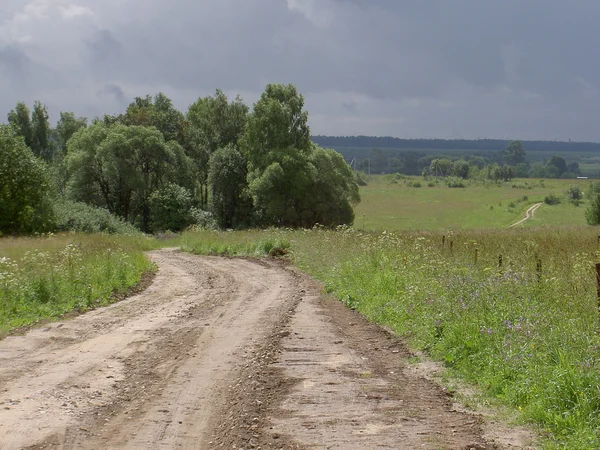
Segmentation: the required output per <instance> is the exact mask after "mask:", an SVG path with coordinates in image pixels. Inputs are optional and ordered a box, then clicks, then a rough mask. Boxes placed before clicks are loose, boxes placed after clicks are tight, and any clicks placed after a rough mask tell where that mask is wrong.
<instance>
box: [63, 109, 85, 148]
mask: <svg viewBox="0 0 600 450" xmlns="http://www.w3.org/2000/svg"><path fill="white" fill-rule="evenodd" d="M86 127H87V118H85V117H75V114H74V113H72V112H61V113H60V119H59V120H58V123H57V124H56V133H57V138H58V145H59V148H60V150H61V152H62V154H63V155H64V154H65V153H66V152H67V143H68V142H69V139H71V136H73V135H74V134H75V133H76V132H77V131H79V130H80V129H82V128H86Z"/></svg>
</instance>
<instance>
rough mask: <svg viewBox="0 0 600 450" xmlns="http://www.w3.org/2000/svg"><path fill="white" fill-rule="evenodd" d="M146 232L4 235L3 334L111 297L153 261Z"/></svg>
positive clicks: (0, 252) (0, 242)
mask: <svg viewBox="0 0 600 450" xmlns="http://www.w3.org/2000/svg"><path fill="white" fill-rule="evenodd" d="M154 247H156V243H155V241H154V240H153V239H149V238H147V237H145V236H143V235H134V236H109V235H103V234H90V235H86V234H60V235H49V236H40V237H32V238H2V239H0V335H1V334H4V333H6V332H8V331H9V330H11V329H13V328H16V327H21V326H26V325H31V324H34V323H35V322H37V321H40V320H44V319H56V318H59V317H61V315H63V314H65V313H68V312H70V311H72V310H74V309H76V310H79V311H85V310H88V309H92V308H95V307H97V306H102V305H106V304H108V303H110V301H111V299H113V297H114V295H115V294H116V293H119V292H124V291H125V290H127V289H128V288H131V287H133V286H134V285H136V284H137V283H138V282H139V281H140V279H141V277H142V274H143V273H144V272H147V271H149V270H153V266H152V264H151V263H150V261H149V260H148V258H147V257H146V256H145V255H144V253H143V252H144V250H149V249H151V248H154Z"/></svg>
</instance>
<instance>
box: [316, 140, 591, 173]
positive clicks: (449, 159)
mask: <svg viewBox="0 0 600 450" xmlns="http://www.w3.org/2000/svg"><path fill="white" fill-rule="evenodd" d="M312 141H313V142H314V143H315V144H317V145H319V146H321V147H324V148H331V149H334V150H336V151H337V152H339V153H340V154H342V156H343V157H344V159H345V160H346V162H348V163H349V164H351V165H352V167H353V168H355V169H357V170H362V171H364V172H366V173H373V174H377V173H401V174H405V175H422V174H427V173H428V171H430V172H431V170H432V168H433V167H436V166H437V162H439V161H441V162H442V163H443V164H444V165H446V166H448V165H449V164H450V163H452V164H455V163H456V164H459V165H460V164H461V163H462V162H466V163H467V164H468V166H469V167H470V168H474V167H477V168H479V169H483V168H484V167H486V166H487V167H490V168H493V167H495V166H498V167H502V166H507V165H508V166H511V167H512V169H513V170H512V171H513V174H514V176H517V177H533V178H575V177H576V176H582V175H584V176H588V177H590V178H600V143H597V142H561V141H508V140H503V139H400V138H394V137H375V136H312ZM513 143H518V146H519V154H520V156H519V158H517V159H514V158H510V157H509V158H507V156H508V155H509V153H510V152H508V153H507V150H508V149H509V147H510V146H511V144H513ZM461 167H462V166H461ZM450 172H452V171H450ZM470 172H471V174H473V173H474V172H473V171H472V170H471V171H470ZM469 176H471V175H469Z"/></svg>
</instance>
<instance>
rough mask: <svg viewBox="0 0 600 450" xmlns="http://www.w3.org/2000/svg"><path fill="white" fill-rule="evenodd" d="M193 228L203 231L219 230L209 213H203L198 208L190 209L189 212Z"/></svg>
mask: <svg viewBox="0 0 600 450" xmlns="http://www.w3.org/2000/svg"><path fill="white" fill-rule="evenodd" d="M190 214H191V215H192V221H193V224H194V227H197V228H201V229H204V230H216V229H218V228H219V226H218V224H217V221H216V220H215V216H213V215H212V214H211V213H210V212H209V211H204V210H203V209H200V208H192V209H191V210H190Z"/></svg>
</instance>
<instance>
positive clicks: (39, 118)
mask: <svg viewBox="0 0 600 450" xmlns="http://www.w3.org/2000/svg"><path fill="white" fill-rule="evenodd" d="M31 129H32V139H31V149H32V150H33V153H34V154H35V156H37V157H40V158H42V159H44V160H46V161H50V160H51V159H52V158H53V157H54V148H53V146H51V145H50V121H49V118H48V110H47V109H46V107H45V106H44V105H42V104H41V103H40V102H39V101H36V102H35V104H34V105H33V111H32V112H31Z"/></svg>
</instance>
